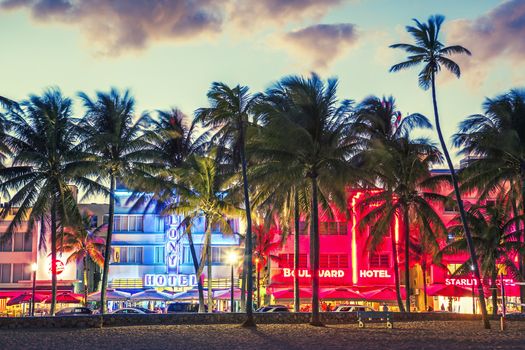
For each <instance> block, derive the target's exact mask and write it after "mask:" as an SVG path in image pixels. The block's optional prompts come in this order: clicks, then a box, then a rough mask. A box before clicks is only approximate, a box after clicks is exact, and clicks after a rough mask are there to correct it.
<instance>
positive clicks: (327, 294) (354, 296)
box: [320, 288, 365, 300]
mask: <svg viewBox="0 0 525 350" xmlns="http://www.w3.org/2000/svg"><path fill="white" fill-rule="evenodd" d="M320 297H321V299H348V300H350V299H351V300H363V299H364V298H365V297H364V296H363V295H361V294H359V292H357V291H354V290H351V289H348V288H331V289H328V290H325V291H323V292H321V295H320Z"/></svg>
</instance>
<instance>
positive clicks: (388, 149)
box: [354, 96, 445, 312]
mask: <svg viewBox="0 0 525 350" xmlns="http://www.w3.org/2000/svg"><path fill="white" fill-rule="evenodd" d="M431 127H432V126H431V124H430V122H429V121H428V120H427V118H426V117H424V116H422V115H420V114H411V115H408V116H406V117H405V118H401V113H400V112H399V111H398V110H397V109H396V106H395V100H394V98H393V97H388V98H384V97H383V98H382V99H379V98H377V97H374V96H371V97H367V98H366V99H365V100H364V101H363V102H362V103H361V104H360V105H359V106H358V108H357V112H356V122H355V124H354V130H355V132H356V133H357V134H358V135H359V136H360V138H361V140H362V149H363V151H362V152H361V154H360V155H359V156H360V160H361V162H362V166H363V167H364V168H365V169H368V171H366V174H367V178H368V181H369V182H370V183H374V184H376V185H378V186H379V187H381V188H382V189H383V190H380V191H374V192H371V194H370V195H369V196H367V198H366V199H365V200H363V201H362V202H361V203H360V206H362V207H363V209H366V208H367V207H368V206H369V205H370V204H374V203H375V204H377V207H375V209H372V210H369V211H368V212H367V214H366V215H365V216H364V218H363V220H362V222H361V226H364V225H366V224H372V225H373V227H374V228H375V229H373V230H372V232H373V235H372V236H371V237H370V238H369V246H370V248H372V249H373V250H375V249H377V248H378V245H379V244H380V243H381V242H382V241H383V239H384V237H385V236H390V237H391V238H392V242H391V243H392V252H393V255H395V256H394V257H393V260H394V279H395V283H396V291H397V297H398V304H399V309H400V310H401V311H404V310H405V308H404V307H403V305H402V304H401V302H400V301H401V291H400V288H399V270H398V268H399V267H398V266H397V265H398V258H397V242H396V241H395V239H394V237H393V236H392V235H391V234H390V229H388V228H389V227H391V226H393V224H394V222H393V220H398V219H401V221H402V223H403V228H404V230H403V241H404V256H405V259H404V262H405V288H406V291H407V293H406V311H407V312H410V275H409V271H410V270H409V269H410V226H411V225H410V223H411V222H412V221H417V223H419V224H420V226H421V230H422V231H423V232H426V233H427V235H433V233H432V231H431V228H430V226H432V228H433V229H434V230H438V232H444V225H443V223H442V222H441V220H439V216H438V215H437V214H436V213H435V211H434V210H433V208H432V207H431V206H430V204H429V203H428V200H429V199H434V200H435V199H436V198H439V196H438V195H437V194H435V193H433V192H431V191H428V189H427V190H425V188H424V187H425V186H424V184H425V183H426V182H429V180H430V179H432V177H431V174H430V166H432V165H433V164H435V163H439V162H441V154H440V153H439V151H438V150H437V149H436V148H435V147H434V146H433V145H432V144H431V143H429V141H428V140H426V139H423V138H420V139H411V138H410V133H411V132H412V130H413V129H414V128H423V129H430V128H431ZM442 199H443V200H444V199H445V197H444V196H443V197H442ZM416 226H417V225H416ZM396 270H397V271H396Z"/></svg>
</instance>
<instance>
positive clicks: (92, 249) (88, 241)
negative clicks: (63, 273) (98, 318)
mask: <svg viewBox="0 0 525 350" xmlns="http://www.w3.org/2000/svg"><path fill="white" fill-rule="evenodd" d="M92 218H93V215H89V214H83V215H82V221H81V222H80V223H77V224H75V225H71V226H67V227H64V230H63V231H62V232H61V234H60V235H59V237H58V242H57V243H58V244H57V249H58V251H60V252H63V253H68V254H70V255H69V257H68V258H67V263H70V262H76V263H77V264H78V263H80V262H82V266H83V267H82V269H83V274H82V276H83V285H84V304H85V305H87V297H88V259H91V260H92V261H93V262H94V263H95V264H97V265H98V266H100V267H101V268H102V267H103V266H104V256H103V255H102V250H103V249H104V246H105V243H104V238H102V234H101V232H102V230H103V228H104V227H105V225H102V226H99V227H93V226H92Z"/></svg>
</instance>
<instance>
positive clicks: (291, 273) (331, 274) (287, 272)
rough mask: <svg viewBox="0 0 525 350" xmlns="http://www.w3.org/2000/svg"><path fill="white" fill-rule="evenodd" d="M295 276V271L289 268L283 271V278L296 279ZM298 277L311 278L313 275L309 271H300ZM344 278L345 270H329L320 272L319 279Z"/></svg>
mask: <svg viewBox="0 0 525 350" xmlns="http://www.w3.org/2000/svg"><path fill="white" fill-rule="evenodd" d="M294 275H295V271H294V269H289V268H284V269H283V277H294ZM297 276H298V277H306V278H311V277H312V274H311V273H310V271H308V270H307V269H300V270H297ZM344 276H345V271H344V270H329V269H322V270H319V277H324V278H327V277H332V278H333V277H337V278H343V277H344Z"/></svg>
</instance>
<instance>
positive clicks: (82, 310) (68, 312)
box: [56, 307, 93, 316]
mask: <svg viewBox="0 0 525 350" xmlns="http://www.w3.org/2000/svg"><path fill="white" fill-rule="evenodd" d="M91 314H93V311H92V310H91V309H88V308H87V307H66V308H65V309H62V310H60V311H58V312H57V313H56V315H57V316H76V315H91Z"/></svg>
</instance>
